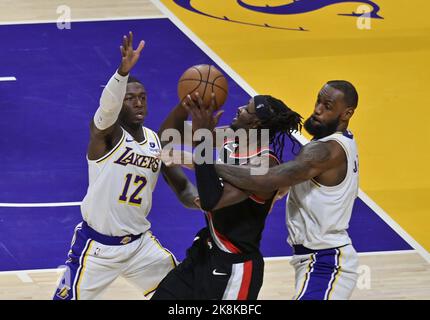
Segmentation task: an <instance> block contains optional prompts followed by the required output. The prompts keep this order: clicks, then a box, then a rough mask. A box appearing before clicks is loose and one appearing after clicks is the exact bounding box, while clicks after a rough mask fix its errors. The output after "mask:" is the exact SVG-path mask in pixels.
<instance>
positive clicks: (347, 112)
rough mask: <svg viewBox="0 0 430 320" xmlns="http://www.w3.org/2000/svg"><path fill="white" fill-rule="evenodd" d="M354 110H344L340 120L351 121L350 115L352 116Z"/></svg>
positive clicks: (351, 108) (349, 108)
mask: <svg viewBox="0 0 430 320" xmlns="http://www.w3.org/2000/svg"><path fill="white" fill-rule="evenodd" d="M354 111H355V110H354V108H353V107H348V108H346V109H345V111H344V112H343V113H342V120H344V121H348V120H349V119H351V117H352V115H353V114H354Z"/></svg>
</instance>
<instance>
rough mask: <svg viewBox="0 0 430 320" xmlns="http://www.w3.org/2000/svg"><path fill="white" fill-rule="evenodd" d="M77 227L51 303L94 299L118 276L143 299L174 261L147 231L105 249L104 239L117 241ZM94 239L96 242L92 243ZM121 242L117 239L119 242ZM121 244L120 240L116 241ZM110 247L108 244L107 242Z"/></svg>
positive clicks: (155, 286)
mask: <svg viewBox="0 0 430 320" xmlns="http://www.w3.org/2000/svg"><path fill="white" fill-rule="evenodd" d="M82 224H85V222H83V223H81V224H79V225H78V226H77V227H76V229H75V235H74V237H73V240H72V245H71V249H70V251H69V254H68V260H67V261H66V271H65V272H64V274H63V276H62V279H61V282H60V284H59V286H58V288H57V290H56V292H55V294H54V300H87V299H98V298H100V297H101V294H102V293H103V292H104V290H105V289H106V288H107V287H108V286H109V285H110V284H111V283H112V282H113V281H114V280H115V279H116V278H117V277H119V276H123V277H124V278H125V279H127V280H128V281H130V282H131V283H132V284H134V285H136V286H137V287H138V288H140V290H141V291H142V293H143V294H144V295H148V294H150V293H152V292H153V291H155V289H156V288H157V286H158V284H159V283H160V281H161V280H162V279H163V278H164V277H165V276H166V275H167V273H169V271H170V270H172V269H173V268H174V267H175V266H176V264H177V261H176V259H175V257H174V256H173V254H172V253H170V252H169V251H168V250H167V249H165V248H163V247H162V246H161V244H160V243H159V242H158V240H157V239H156V238H155V237H154V236H153V235H152V233H151V232H150V231H147V232H145V233H144V234H143V235H142V236H140V237H137V238H136V239H135V240H134V241H131V242H129V243H127V241H130V239H128V238H127V237H124V238H127V239H126V240H125V241H124V238H122V241H123V243H124V242H125V243H126V244H121V243H118V245H106V243H107V242H109V241H105V240H106V239H107V240H109V239H110V238H112V239H113V240H112V241H118V238H119V237H108V236H103V235H100V236H101V237H102V240H103V241H102V242H103V243H105V244H103V243H101V241H100V237H97V236H95V234H94V232H95V231H94V230H92V229H91V228H90V232H88V226H87V225H85V226H84V227H83V226H82ZM94 238H97V239H98V240H99V241H96V240H94ZM120 239H121V238H120ZM120 241H121V240H120ZM109 243H110V242H109Z"/></svg>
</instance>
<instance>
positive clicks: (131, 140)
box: [125, 139, 133, 142]
mask: <svg viewBox="0 0 430 320" xmlns="http://www.w3.org/2000/svg"><path fill="white" fill-rule="evenodd" d="M125 141H127V142H133V139H131V140H128V139H125Z"/></svg>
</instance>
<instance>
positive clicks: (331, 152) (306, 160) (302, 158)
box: [215, 141, 345, 191]
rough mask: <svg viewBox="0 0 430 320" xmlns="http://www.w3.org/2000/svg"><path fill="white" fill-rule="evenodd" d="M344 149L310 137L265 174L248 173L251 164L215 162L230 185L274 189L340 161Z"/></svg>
mask: <svg viewBox="0 0 430 320" xmlns="http://www.w3.org/2000/svg"><path fill="white" fill-rule="evenodd" d="M344 161H345V152H344V151H343V149H342V147H341V146H340V145H339V144H338V143H337V142H334V141H327V142H320V141H314V142H310V143H308V144H307V145H305V146H304V147H303V148H302V150H301V151H300V153H299V155H298V156H297V157H296V158H295V159H294V160H292V161H288V162H286V163H284V164H281V165H279V166H275V167H273V168H270V169H269V172H268V173H267V174H265V175H251V168H241V167H238V166H232V165H225V164H216V165H215V168H216V171H217V173H218V175H219V176H220V177H222V178H223V179H225V180H226V181H228V182H230V183H231V184H233V185H234V186H236V187H238V188H241V189H245V190H252V191H259V190H266V191H275V190H278V189H280V188H285V187H291V186H294V185H296V184H298V183H301V182H304V181H306V180H309V179H311V178H314V177H317V176H318V175H320V174H321V173H323V172H325V171H327V170H329V169H332V168H334V167H336V166H339V165H341V164H342V163H343V162H344Z"/></svg>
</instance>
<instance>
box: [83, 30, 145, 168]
mask: <svg viewBox="0 0 430 320" xmlns="http://www.w3.org/2000/svg"><path fill="white" fill-rule="evenodd" d="M144 44H145V43H144V42H143V41H141V42H140V43H139V46H138V47H137V49H136V50H134V49H133V33H132V32H130V33H129V35H128V36H124V37H123V43H122V46H121V47H120V49H121V56H122V60H121V64H120V66H119V68H118V70H117V72H115V74H114V75H113V76H112V77H111V78H110V80H109V82H108V83H107V85H106V86H105V88H104V89H103V92H102V95H101V97H100V106H99V108H98V109H97V111H96V113H95V115H94V118H93V120H92V121H91V125H90V142H89V145H88V158H89V159H90V160H97V159H99V158H101V157H102V156H104V155H105V154H106V153H108V152H109V151H110V150H111V149H112V148H113V147H114V146H115V145H116V144H117V143H118V142H119V140H120V138H121V136H122V130H121V127H120V125H119V124H118V123H117V120H118V115H119V113H120V112H121V108H122V104H123V101H124V96H125V93H126V88H127V80H128V74H129V72H130V70H131V69H132V68H133V67H134V65H135V64H136V63H137V61H138V60H139V57H140V53H141V51H142V49H143V47H144Z"/></svg>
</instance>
